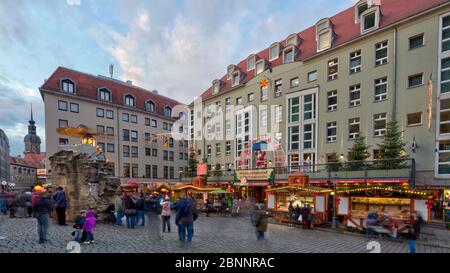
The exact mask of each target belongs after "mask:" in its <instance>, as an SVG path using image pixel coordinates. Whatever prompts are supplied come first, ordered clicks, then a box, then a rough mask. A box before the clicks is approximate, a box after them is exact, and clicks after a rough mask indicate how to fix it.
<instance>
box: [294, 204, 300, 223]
mask: <svg viewBox="0 0 450 273" xmlns="http://www.w3.org/2000/svg"><path fill="white" fill-rule="evenodd" d="M300 215H302V209H301V208H300V206H299V204H297V206H295V223H296V224H297V225H299V224H300Z"/></svg>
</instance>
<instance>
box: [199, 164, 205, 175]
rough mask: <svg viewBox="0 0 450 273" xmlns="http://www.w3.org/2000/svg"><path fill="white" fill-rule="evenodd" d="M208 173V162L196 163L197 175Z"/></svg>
mask: <svg viewBox="0 0 450 273" xmlns="http://www.w3.org/2000/svg"><path fill="white" fill-rule="evenodd" d="M207 174H208V164H206V163H197V175H207Z"/></svg>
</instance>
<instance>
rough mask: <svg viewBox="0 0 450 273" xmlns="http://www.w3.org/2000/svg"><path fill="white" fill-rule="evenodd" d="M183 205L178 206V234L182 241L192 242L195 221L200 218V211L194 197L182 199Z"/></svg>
mask: <svg viewBox="0 0 450 273" xmlns="http://www.w3.org/2000/svg"><path fill="white" fill-rule="evenodd" d="M181 202H182V203H181V205H180V207H178V210H177V216H176V222H177V223H178V235H179V239H180V241H181V243H182V244H183V245H184V243H185V242H186V233H187V242H188V243H190V242H192V237H193V236H194V221H195V220H197V218H198V211H197V206H196V203H195V200H194V199H193V198H192V197H189V198H186V199H184V198H183V199H182V200H181Z"/></svg>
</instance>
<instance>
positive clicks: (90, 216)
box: [83, 210, 97, 244]
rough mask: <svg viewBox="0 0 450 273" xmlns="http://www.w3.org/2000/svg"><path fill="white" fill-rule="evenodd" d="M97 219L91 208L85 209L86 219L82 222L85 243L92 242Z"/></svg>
mask: <svg viewBox="0 0 450 273" xmlns="http://www.w3.org/2000/svg"><path fill="white" fill-rule="evenodd" d="M96 222H97V220H96V219H95V216H94V212H93V211H92V210H88V211H86V219H85V220H84V224H83V237H84V235H86V240H85V241H84V243H85V244H90V243H93V242H94V237H93V233H94V229H95V224H96Z"/></svg>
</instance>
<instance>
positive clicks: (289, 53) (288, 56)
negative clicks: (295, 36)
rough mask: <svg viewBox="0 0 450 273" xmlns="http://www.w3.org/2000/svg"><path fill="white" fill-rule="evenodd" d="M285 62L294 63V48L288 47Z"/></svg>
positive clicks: (285, 52)
mask: <svg viewBox="0 0 450 273" xmlns="http://www.w3.org/2000/svg"><path fill="white" fill-rule="evenodd" d="M283 60H284V63H285V64H286V63H292V62H293V61H294V48H292V47H291V48H288V49H286V50H285V51H284V52H283Z"/></svg>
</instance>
